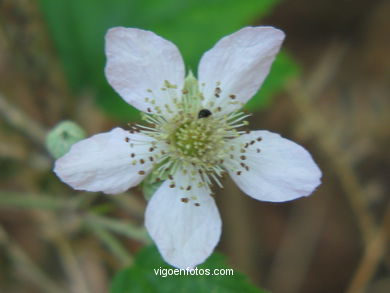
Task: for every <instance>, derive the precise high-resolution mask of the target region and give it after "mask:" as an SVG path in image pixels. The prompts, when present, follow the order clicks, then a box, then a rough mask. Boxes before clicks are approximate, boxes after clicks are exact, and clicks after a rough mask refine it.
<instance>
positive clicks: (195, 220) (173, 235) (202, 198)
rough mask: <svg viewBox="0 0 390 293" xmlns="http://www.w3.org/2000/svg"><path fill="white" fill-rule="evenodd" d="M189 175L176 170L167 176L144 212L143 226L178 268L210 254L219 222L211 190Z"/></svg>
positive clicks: (217, 236) (219, 227) (186, 266)
mask: <svg viewBox="0 0 390 293" xmlns="http://www.w3.org/2000/svg"><path fill="white" fill-rule="evenodd" d="M186 177H187V178H186ZM188 177H189V176H185V175H183V174H177V175H176V176H175V178H174V179H173V181H172V180H166V181H165V182H164V183H163V184H162V185H161V187H160V188H159V189H158V190H157V191H156V193H155V194H154V195H153V197H152V198H151V200H150V201H149V203H148V206H147V208H146V214H145V225H146V228H147V230H148V232H149V234H150V236H151V237H152V238H153V240H154V241H155V243H156V245H157V248H158V250H159V251H160V253H161V255H162V257H163V258H164V260H165V261H166V262H167V263H169V264H171V265H172V266H174V267H177V268H181V269H186V268H193V267H195V266H196V265H198V264H200V263H202V262H204V261H205V260H206V258H207V257H209V255H210V254H211V253H212V252H213V250H214V248H215V246H216V245H217V243H218V241H219V238H220V235H221V225H222V224H221V218H220V216H219V212H218V209H217V207H216V205H215V201H214V199H213V198H212V197H211V196H210V190H209V189H208V188H207V187H199V186H198V183H196V181H193V180H190V179H189V178H188ZM189 186H190V187H189Z"/></svg>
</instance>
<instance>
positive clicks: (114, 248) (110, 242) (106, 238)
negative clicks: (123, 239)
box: [88, 221, 133, 266]
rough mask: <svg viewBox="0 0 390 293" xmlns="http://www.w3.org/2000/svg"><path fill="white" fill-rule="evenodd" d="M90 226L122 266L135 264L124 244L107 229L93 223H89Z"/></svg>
mask: <svg viewBox="0 0 390 293" xmlns="http://www.w3.org/2000/svg"><path fill="white" fill-rule="evenodd" d="M88 226H89V227H90V228H91V229H92V231H93V232H95V234H96V235H97V237H98V238H99V239H100V240H101V241H102V243H103V244H105V245H106V246H107V247H108V249H109V250H110V251H111V252H112V254H113V255H115V256H116V258H117V259H118V260H119V262H120V263H121V265H122V266H129V265H131V264H132V263H133V258H132V256H131V255H130V253H128V252H127V250H126V249H125V248H124V247H123V246H122V244H121V243H120V242H119V241H118V240H117V239H116V238H115V237H113V236H112V235H111V233H109V232H108V231H107V230H106V229H104V228H103V227H102V226H100V225H99V224H97V223H94V222H93V221H88Z"/></svg>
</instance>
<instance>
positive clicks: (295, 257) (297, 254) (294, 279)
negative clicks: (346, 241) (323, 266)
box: [268, 196, 329, 293]
mask: <svg viewBox="0 0 390 293" xmlns="http://www.w3.org/2000/svg"><path fill="white" fill-rule="evenodd" d="M328 207H329V199H328V198H327V197H323V196H318V197H317V198H316V199H310V201H306V202H303V201H299V202H297V204H296V205H294V207H293V209H292V211H291V212H290V215H289V218H288V220H287V223H288V224H287V227H286V228H285V231H286V232H285V233H284V235H283V239H282V240H281V243H280V246H279V247H278V250H277V253H276V256H275V258H274V260H273V263H272V266H271V267H270V268H269V271H270V274H269V285H268V287H269V288H272V291H273V292H285V293H286V292H289V293H296V292H301V289H302V283H303V282H304V280H305V276H306V275H307V272H308V269H309V267H310V265H311V260H312V257H313V254H314V253H315V251H316V248H317V244H318V240H319V238H320V235H321V230H322V227H323V224H324V221H325V217H326V212H327V210H328ZM281 280H283V281H281Z"/></svg>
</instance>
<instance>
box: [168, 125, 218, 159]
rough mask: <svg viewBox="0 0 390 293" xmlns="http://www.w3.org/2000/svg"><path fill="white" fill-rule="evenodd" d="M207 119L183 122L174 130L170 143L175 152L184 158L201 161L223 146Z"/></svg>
mask: <svg viewBox="0 0 390 293" xmlns="http://www.w3.org/2000/svg"><path fill="white" fill-rule="evenodd" d="M213 128H214V127H213V126H212V125H210V121H209V119H208V118H203V119H195V120H193V121H189V122H185V123H183V124H182V125H180V126H179V127H178V128H176V130H175V132H174V133H173V137H172V143H173V145H174V146H175V148H176V150H177V151H178V152H179V153H180V154H181V155H183V156H185V157H190V158H198V159H202V158H204V157H208V156H207V155H208V154H210V152H212V150H213V149H215V147H216V145H215V144H217V145H218V148H220V147H221V146H222V144H223V140H222V137H220V136H219V135H218V134H217V133H215V129H213Z"/></svg>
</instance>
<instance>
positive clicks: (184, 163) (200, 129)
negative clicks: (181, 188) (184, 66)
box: [138, 74, 249, 185]
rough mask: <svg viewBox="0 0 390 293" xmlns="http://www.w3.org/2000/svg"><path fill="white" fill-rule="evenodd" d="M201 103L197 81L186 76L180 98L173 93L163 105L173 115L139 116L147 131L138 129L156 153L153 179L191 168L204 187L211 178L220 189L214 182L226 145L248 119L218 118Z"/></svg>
mask: <svg viewBox="0 0 390 293" xmlns="http://www.w3.org/2000/svg"><path fill="white" fill-rule="evenodd" d="M167 84H169V83H168V82H167ZM171 88H175V87H173V85H172V86H171ZM167 89H168V88H167ZM203 101H204V98H203V94H202V93H201V92H200V90H199V87H198V81H197V80H196V79H195V78H194V77H193V76H192V75H191V74H190V75H189V76H188V77H187V79H186V83H185V86H184V89H183V90H182V96H181V97H180V98H179V97H177V96H175V94H174V93H173V96H172V105H170V106H169V105H165V106H166V108H167V109H168V108H171V109H173V108H174V109H175V111H174V112H170V114H173V113H176V114H173V115H168V116H164V115H163V114H161V115H160V114H157V115H156V114H144V115H143V118H144V120H145V121H146V122H148V123H149V124H150V127H146V126H142V125H138V126H139V127H140V128H141V129H142V132H143V133H144V134H145V135H148V136H150V137H152V138H154V139H155V141H154V142H153V147H152V148H151V149H155V148H157V149H160V154H159V155H156V157H155V158H154V162H155V164H156V168H155V171H154V172H155V173H156V174H157V175H156V176H157V177H159V178H164V177H166V176H172V175H173V174H175V172H176V170H178V169H181V170H188V169H192V170H193V168H195V169H196V170H197V173H199V174H200V176H201V177H202V181H203V182H204V183H205V184H207V185H209V184H211V181H210V179H211V178H212V179H214V180H215V181H216V182H217V183H218V184H219V185H220V183H219V180H218V178H219V177H220V176H221V175H222V173H223V172H224V167H223V162H224V159H225V158H226V156H227V155H228V153H229V148H231V145H230V144H229V141H231V139H233V138H237V137H238V136H239V135H240V134H241V133H242V132H243V131H239V130H237V128H238V127H241V126H245V125H247V123H246V121H244V120H243V119H245V118H246V117H248V116H249V115H247V114H244V113H242V112H232V113H229V114H222V113H221V112H220V107H214V108H211V109H210V110H209V109H206V108H204V106H205V105H203Z"/></svg>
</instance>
